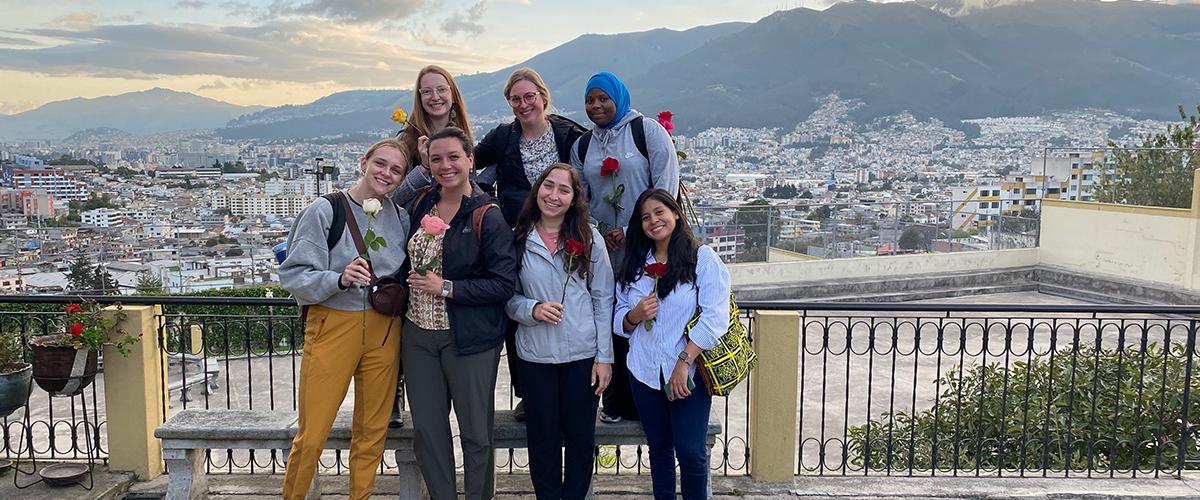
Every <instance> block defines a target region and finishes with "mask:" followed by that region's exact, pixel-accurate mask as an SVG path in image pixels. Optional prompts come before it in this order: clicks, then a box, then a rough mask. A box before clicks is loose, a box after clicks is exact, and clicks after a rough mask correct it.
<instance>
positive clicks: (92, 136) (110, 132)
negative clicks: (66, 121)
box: [62, 127, 133, 144]
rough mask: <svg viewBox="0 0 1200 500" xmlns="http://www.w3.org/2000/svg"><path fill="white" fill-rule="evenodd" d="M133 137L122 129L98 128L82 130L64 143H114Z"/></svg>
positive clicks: (64, 140)
mask: <svg viewBox="0 0 1200 500" xmlns="http://www.w3.org/2000/svg"><path fill="white" fill-rule="evenodd" d="M132 136H133V134H130V133H129V132H126V131H124V130H121V129H115V128H110V127H97V128H89V129H85V130H80V131H78V132H75V133H74V134H71V135H70V136H68V137H67V138H65V139H63V140H62V142H64V143H67V144H84V143H94V142H103V141H113V140H118V139H125V138H128V137H132Z"/></svg>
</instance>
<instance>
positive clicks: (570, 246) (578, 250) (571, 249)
mask: <svg viewBox="0 0 1200 500" xmlns="http://www.w3.org/2000/svg"><path fill="white" fill-rule="evenodd" d="M564 251H565V252H567V255H570V256H572V257H578V256H580V255H583V242H582V241H579V240H567V248H566V249H565V250H564Z"/></svg>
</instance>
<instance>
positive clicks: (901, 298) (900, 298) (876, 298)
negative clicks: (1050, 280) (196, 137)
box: [793, 283, 1037, 302]
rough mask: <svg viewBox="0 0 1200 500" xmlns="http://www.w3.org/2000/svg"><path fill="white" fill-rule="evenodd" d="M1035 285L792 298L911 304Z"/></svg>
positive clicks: (1030, 289)
mask: <svg viewBox="0 0 1200 500" xmlns="http://www.w3.org/2000/svg"><path fill="white" fill-rule="evenodd" d="M1036 291H1037V284H1035V283H1017V284H1010V285H989V286H972V287H964V288H956V287H947V288H932V289H924V290H911V291H898V292H886V293H859V294H853V295H835V296H831V297H819V298H807V297H794V298H793V299H794V300H799V301H810V300H819V301H821V302H912V301H920V300H930V299H943V298H948V297H960V296H964V295H990V294H996V293H1017V292H1036Z"/></svg>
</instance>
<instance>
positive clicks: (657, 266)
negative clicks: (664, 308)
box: [645, 262, 667, 332]
mask: <svg viewBox="0 0 1200 500" xmlns="http://www.w3.org/2000/svg"><path fill="white" fill-rule="evenodd" d="M645 273H646V276H649V277H651V278H654V291H653V293H652V294H651V296H653V297H658V279H659V278H661V277H663V276H666V274H667V265H666V264H663V263H662V262H654V263H651V264H646V268H645ZM657 310H658V307H657V301H656V303H655V312H657ZM653 329H654V318H653V317H651V318H650V319H647V320H646V331H647V332H648V331H650V330H653Z"/></svg>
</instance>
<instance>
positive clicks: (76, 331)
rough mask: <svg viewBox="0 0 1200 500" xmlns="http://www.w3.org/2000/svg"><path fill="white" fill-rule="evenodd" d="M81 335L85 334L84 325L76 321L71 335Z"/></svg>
mask: <svg viewBox="0 0 1200 500" xmlns="http://www.w3.org/2000/svg"><path fill="white" fill-rule="evenodd" d="M81 335H83V325H81V324H79V323H75V326H72V327H71V336H72V337H79V336H81Z"/></svg>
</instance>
